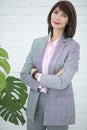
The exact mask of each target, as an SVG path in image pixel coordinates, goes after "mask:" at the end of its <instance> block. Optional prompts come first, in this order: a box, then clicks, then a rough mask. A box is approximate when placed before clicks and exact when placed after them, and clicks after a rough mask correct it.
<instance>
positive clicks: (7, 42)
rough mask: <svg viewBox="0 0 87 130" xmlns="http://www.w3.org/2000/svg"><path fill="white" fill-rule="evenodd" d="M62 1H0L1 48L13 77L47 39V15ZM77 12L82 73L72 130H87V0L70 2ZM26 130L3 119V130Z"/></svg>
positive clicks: (77, 83) (76, 84)
mask: <svg viewBox="0 0 87 130" xmlns="http://www.w3.org/2000/svg"><path fill="white" fill-rule="evenodd" d="M57 1H58V0H49V1H47V0H36V1H35V0H0V45H2V47H3V48H5V49H6V50H7V51H8V53H9V61H10V64H11V74H13V75H14V76H18V77H19V73H20V71H21V69H22V66H23V64H24V61H25V58H26V56H27V54H28V52H29V50H30V46H31V44H32V41H33V39H34V38H36V37H41V36H44V35H47V23H46V18H47V14H48V12H49V10H50V8H51V7H52V5H53V4H54V3H55V2H57ZM70 1H71V2H72V3H73V4H74V5H75V8H76V10H77V16H78V26H77V32H76V35H75V37H74V38H75V40H77V41H78V42H79V44H80V47H81V51H80V66H79V72H78V73H77V74H76V75H75V77H74V80H73V88H74V93H75V103H76V124H75V125H73V126H70V128H69V130H87V78H86V77H87V58H86V57H87V43H86V37H87V0H70ZM7 129H8V130H12V129H13V130H20V129H21V130H25V129H26V124H25V125H24V126H21V125H19V126H15V125H13V124H11V123H6V122H5V121H3V120H2V118H0V130H7Z"/></svg>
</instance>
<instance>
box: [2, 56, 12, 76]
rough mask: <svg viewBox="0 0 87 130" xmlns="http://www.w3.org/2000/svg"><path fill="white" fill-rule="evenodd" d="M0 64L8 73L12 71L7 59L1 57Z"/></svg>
mask: <svg viewBox="0 0 87 130" xmlns="http://www.w3.org/2000/svg"><path fill="white" fill-rule="evenodd" d="M0 66H1V67H2V68H3V69H4V71H5V72H6V74H9V72H10V65H9V63H8V61H7V60H6V59H3V58H0Z"/></svg>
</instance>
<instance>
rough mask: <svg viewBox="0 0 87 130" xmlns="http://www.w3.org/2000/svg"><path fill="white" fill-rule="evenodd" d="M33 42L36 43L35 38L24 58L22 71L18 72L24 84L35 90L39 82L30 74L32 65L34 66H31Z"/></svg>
mask: <svg viewBox="0 0 87 130" xmlns="http://www.w3.org/2000/svg"><path fill="white" fill-rule="evenodd" d="M35 44H36V40H34V41H33V44H32V47H31V50H30V52H29V55H28V56H27V58H26V61H25V64H24V66H23V68H22V71H21V72H20V78H21V80H22V81H23V82H24V83H25V84H26V85H28V86H29V87H31V88H33V89H35V90H37V88H38V87H39V85H40V83H39V82H38V81H37V80H34V79H33V78H32V76H31V74H30V73H31V69H32V67H34V66H33V56H34V51H35V49H34V45H35Z"/></svg>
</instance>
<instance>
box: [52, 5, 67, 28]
mask: <svg viewBox="0 0 87 130" xmlns="http://www.w3.org/2000/svg"><path fill="white" fill-rule="evenodd" d="M68 21H69V18H68V15H67V14H65V13H64V12H63V11H61V10H60V9H59V8H58V7H57V8H55V9H54V11H53V12H52V14H51V25H52V27H53V29H56V30H62V31H64V29H65V27H66V25H67V24H68Z"/></svg>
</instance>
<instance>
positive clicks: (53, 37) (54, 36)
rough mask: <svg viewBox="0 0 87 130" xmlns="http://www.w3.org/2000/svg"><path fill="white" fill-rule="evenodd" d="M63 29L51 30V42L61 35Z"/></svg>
mask: <svg viewBox="0 0 87 130" xmlns="http://www.w3.org/2000/svg"><path fill="white" fill-rule="evenodd" d="M62 34H63V31H53V36H52V37H51V42H53V41H55V40H57V39H58V38H59V37H60V36H62Z"/></svg>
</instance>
